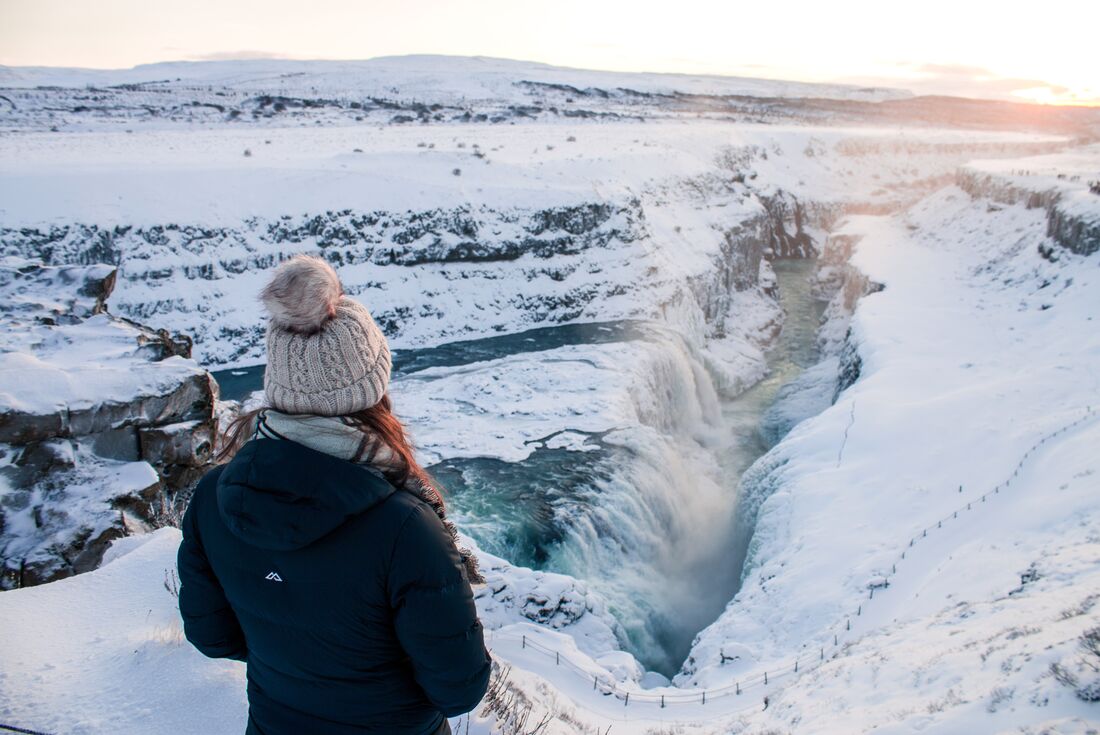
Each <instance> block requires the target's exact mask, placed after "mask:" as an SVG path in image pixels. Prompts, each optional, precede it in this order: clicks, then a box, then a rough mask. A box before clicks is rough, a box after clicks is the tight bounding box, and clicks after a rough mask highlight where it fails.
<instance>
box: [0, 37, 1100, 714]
mask: <svg viewBox="0 0 1100 735" xmlns="http://www.w3.org/2000/svg"><path fill="white" fill-rule="evenodd" d="M1098 140H1100V112H1098V111H1088V110H1083V109H1067V110H1057V109H1054V108H1039V107H1033V106H1027V105H1006V104H1005V103H993V102H990V103H985V102H981V101H977V100H959V99H953V98H920V97H912V95H909V94H907V93H905V92H903V91H901V90H887V89H860V88H849V87H842V86H837V85H831V86H827V85H809V84H798V83H793V82H776V81H768V80H754V79H733V78H721V77H689V76H682V75H656V74H637V75H632V74H611V73H603V72H588V71H583V70H573V69H559V68H554V67H546V66H541V65H536V64H526V63H521V62H510V61H504V60H496V59H444V58H439V57H408V58H391V59H377V60H372V61H368V62H346V63H345V62H289V61H285V62H278V61H253V62H209V63H200V64H184V63H179V64H160V65H152V66H148V67H138V68H135V69H132V70H125V71H117V72H115V71H92V70H57V69H15V68H0V334H3V342H2V345H0V589H3V590H4V591H3V592H0V651H3V656H2V659H0V660H2V663H0V725H12V726H17V727H23V728H30V729H34V730H38V731H44V732H56V733H61V732H64V733H182V732H202V733H212V734H216V733H236V732H240V731H242V730H243V729H244V723H245V719H246V715H247V701H246V698H245V690H244V667H243V665H242V664H239V663H237V662H233V661H212V660H208V659H205V658H204V657H203V656H202V655H201V654H199V653H198V652H197V651H195V650H194V649H192V648H191V647H190V646H189V644H188V643H187V642H186V640H184V639H183V637H182V631H181V625H180V621H179V613H178V609H177V606H176V598H175V594H174V593H175V590H176V580H175V578H174V571H173V570H174V566H175V551H176V547H177V545H178V543H179V532H178V530H176V529H175V528H174V527H172V526H173V523H174V522H175V520H176V519H178V513H179V511H180V509H181V508H182V507H183V506H184V504H185V503H186V500H187V497H188V492H189V490H190V488H191V487H193V484H194V482H195V480H196V479H197V478H198V477H200V476H201V475H202V474H203V473H205V472H206V471H207V470H208V469H209V468H210V466H211V464H210V462H211V461H212V460H211V455H212V450H213V449H214V447H215V445H216V433H217V428H218V426H219V425H221V424H222V423H223V422H224V421H225V419H227V418H229V417H232V416H233V415H234V414H235V413H236V412H238V411H239V410H240V409H241V408H242V407H247V406H250V405H254V404H255V403H256V402H257V401H259V400H261V399H262V393H259V392H258V390H257V389H258V388H259V386H260V383H259V380H260V378H261V377H262V364H261V363H262V362H263V359H264V344H263V334H264V332H263V328H264V319H265V317H264V315H263V313H262V312H261V309H260V304H259V302H258V300H257V298H256V296H257V293H258V291H259V289H260V287H261V285H262V284H263V283H264V282H265V281H266V279H267V278H268V277H269V275H270V272H271V269H272V268H274V267H275V266H276V265H277V264H278V263H279V262H281V261H282V260H283V259H285V258H286V257H289V256H290V255H293V254H295V253H299V252H308V253H316V254H320V255H322V256H324V257H325V258H327V259H328V260H329V261H330V262H331V263H332V264H333V265H334V266H335V267H336V268H337V270H338V272H339V274H340V277H341V280H342V281H343V283H344V286H345V288H346V290H347V291H348V293H350V294H351V295H353V296H354V297H355V298H357V299H360V300H361V301H362V302H363V303H364V304H365V305H366V306H368V308H370V310H371V312H372V314H374V316H375V318H376V319H377V321H378V322H379V324H380V325H381V326H382V327H383V329H384V330H385V332H386V334H387V337H388V339H389V340H390V344H391V345H392V346H393V349H394V374H393V379H392V383H391V392H392V395H393V397H394V402H395V407H396V410H397V412H398V413H399V415H400V416H401V417H402V418H403V419H404V420H405V421H406V422H407V424H408V426H409V428H410V432H411V434H412V436H413V437H414V439H415V441H416V443H417V446H418V451H419V453H420V458H421V459H422V461H423V462H424V463H425V464H426V465H427V466H429V469H430V470H431V471H432V472H433V474H435V476H436V477H437V478H439V479H440V481H441V482H442V484H443V486H444V487H445V488H446V489H447V491H448V492H449V493H450V508H451V513H452V515H453V517H454V518H455V520H456V522H457V524H458V526H459V528H460V529H461V530H462V532H463V534H464V537H465V540H466V541H468V542H469V544H470V545H471V546H473V547H474V548H476V549H477V553H478V554H479V557H480V559H481V564H482V567H483V568H485V569H486V570H487V575H486V576H487V578H488V584H487V585H485V586H483V587H481V586H479V587H478V588H477V589H476V590H475V592H476V594H477V604H478V610H479V613H480V614H481V617H482V619H483V622H484V623H485V626H486V629H487V631H488V636H487V638H488V644H489V646H490V648H491V649H492V651H493V654H494V657H495V658H496V660H497V661H498V662H499V663H500V664H501V667H500V673H499V679H498V682H497V685H498V686H499V687H501V688H502V689H503V690H506V691H508V692H509V693H510V694H509V697H510V699H511V702H512V707H511V709H510V711H505V709H503V708H501V707H500V706H493V705H492V704H491V703H489V702H486V704H485V705H484V706H483V707H480V708H479V709H478V710H476V711H475V712H473V713H471V715H470V716H463V717H461V718H456V719H455V720H453V721H452V726H453V727H454V728H455V731H456V732H459V733H465V732H469V733H490V732H503V733H527V732H533V731H534V730H535V729H536V726H537V725H538V724H539V723H542V722H544V720H545V724H544V726H543V727H542V728H541V729H538V732H540V733H544V734H545V735H551V734H554V733H559V734H567V733H585V732H601V733H603V732H607V731H608V730H609V729H610V731H611V732H613V733H638V734H639V735H641V734H644V733H652V734H653V735H657V734H658V733H670V734H671V733H683V734H684V735H687V734H690V733H699V734H700V735H703V734H712V733H713V734H717V733H746V734H755V733H759V734H761V735H762V734H763V733H773V732H783V733H786V732H793V733H837V734H841V733H855V732H874V733H910V732H918V731H919V732H923V733H944V734H948V733H951V734H953V733H1036V734H1037V733H1059V734H1062V733H1065V734H1069V733H1082V734H1083V733H1086V732H1095V731H1096V729H1097V722H1100V709H1098V708H1100V502H1098V501H1100V452H1097V451H1096V447H1097V446H1100V329H1098V328H1097V323H1096V322H1100V295H1098V294H1100V273H1098V266H1100V142H1097V141H1098ZM509 697H506V698H505V699H507V698H509ZM498 701H499V698H498ZM524 716H526V724H523V722H521V721H520V720H523V718H524Z"/></svg>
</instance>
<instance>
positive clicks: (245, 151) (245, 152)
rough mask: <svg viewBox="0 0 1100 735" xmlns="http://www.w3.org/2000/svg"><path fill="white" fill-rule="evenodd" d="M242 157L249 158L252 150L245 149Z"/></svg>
mask: <svg viewBox="0 0 1100 735" xmlns="http://www.w3.org/2000/svg"><path fill="white" fill-rule="evenodd" d="M244 157H245V158H251V157H252V149H250V148H245V149H244Z"/></svg>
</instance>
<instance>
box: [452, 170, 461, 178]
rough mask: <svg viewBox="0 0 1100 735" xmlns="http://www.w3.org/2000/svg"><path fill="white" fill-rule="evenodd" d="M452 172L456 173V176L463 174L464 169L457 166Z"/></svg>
mask: <svg viewBox="0 0 1100 735" xmlns="http://www.w3.org/2000/svg"><path fill="white" fill-rule="evenodd" d="M451 173H452V174H454V175H455V176H461V175H462V169H460V168H456V169H454V170H453V171H451Z"/></svg>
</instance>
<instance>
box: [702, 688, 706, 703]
mask: <svg viewBox="0 0 1100 735" xmlns="http://www.w3.org/2000/svg"><path fill="white" fill-rule="evenodd" d="M706 703H707V690H706V689H704V690H703V704H706Z"/></svg>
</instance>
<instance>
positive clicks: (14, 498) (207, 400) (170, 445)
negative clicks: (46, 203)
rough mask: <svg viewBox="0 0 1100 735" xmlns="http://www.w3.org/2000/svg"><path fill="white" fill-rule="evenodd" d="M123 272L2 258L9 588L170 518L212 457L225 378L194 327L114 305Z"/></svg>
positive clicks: (1, 472)
mask: <svg viewBox="0 0 1100 735" xmlns="http://www.w3.org/2000/svg"><path fill="white" fill-rule="evenodd" d="M117 273H118V271H117V268H115V267H113V266H110V265H105V264H94V265H70V266H46V265H43V264H42V263H41V262H36V261H32V260H27V259H21V258H15V257H7V258H4V259H3V260H2V261H0V331H2V332H3V334H4V346H3V348H2V349H0V376H2V377H3V381H2V382H3V385H4V389H3V390H2V391H0V482H2V483H3V485H4V492H3V493H2V494H0V500H2V502H0V588H4V589H9V588H13V587H23V586H28V585H33V584H39V583H42V582H48V581H51V580H54V579H58V578H61V577H65V576H69V575H72V574H76V573H79V572H83V571H87V570H90V569H93V568H95V567H96V566H98V564H99V561H100V559H101V558H102V555H103V552H104V551H105V550H106V548H107V546H108V545H109V544H110V542H111V541H112V540H114V539H116V538H119V537H121V536H125V535H128V534H131V533H135V532H141V531H144V530H146V529H148V528H149V527H151V526H156V525H161V524H163V523H166V522H170V521H171V520H172V515H173V513H172V507H173V499H174V496H175V495H176V493H177V492H178V491H179V490H180V489H183V488H186V487H189V486H190V485H191V484H192V483H193V482H194V480H195V479H196V478H197V477H198V476H199V475H200V474H201V473H202V471H203V470H204V467H205V465H206V464H207V463H208V461H209V459H210V454H211V446H212V437H213V431H214V420H213V411H214V402H215V399H216V397H217V384H216V383H215V382H214V380H213V379H212V378H211V376H210V374H209V373H207V372H206V371H205V370H203V369H201V368H200V367H199V366H198V365H197V364H196V363H195V362H194V360H192V359H191V341H190V339H189V338H188V337H186V336H184V335H181V334H171V333H169V332H167V331H166V330H163V329H161V330H156V329H152V328H150V327H147V326H144V325H142V324H139V323H137V322H134V321H132V320H130V319H127V318H124V317H119V316H115V315H114V314H111V313H110V312H108V311H107V299H108V297H109V296H110V295H111V291H112V289H113V288H114V285H115V283H116V279H117Z"/></svg>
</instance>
